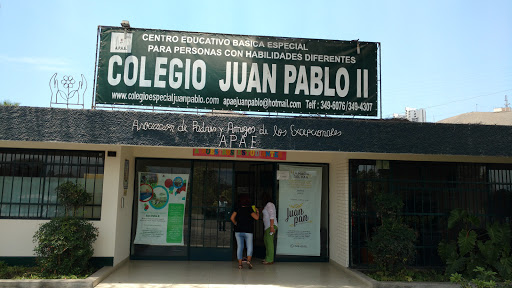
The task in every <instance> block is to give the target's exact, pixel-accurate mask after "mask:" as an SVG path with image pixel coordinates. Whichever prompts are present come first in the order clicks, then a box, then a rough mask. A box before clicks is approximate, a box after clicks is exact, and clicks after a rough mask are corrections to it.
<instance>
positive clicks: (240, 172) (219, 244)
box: [130, 158, 328, 261]
mask: <svg viewBox="0 0 512 288" xmlns="http://www.w3.org/2000/svg"><path fill="white" fill-rule="evenodd" d="M135 165H136V175H135V181H136V185H135V187H136V190H135V191H134V195H136V197H134V202H133V214H132V233H131V245H130V258H131V259H141V260H142V259H143V260H200V261H212V260H213V261H219V260H221V261H231V260H235V259H236V240H235V237H234V231H233V225H232V223H231V221H230V217H231V213H232V212H233V210H234V209H235V207H236V204H237V202H238V199H240V197H241V196H242V195H244V194H245V195H248V196H249V199H251V202H252V204H253V205H256V207H258V208H259V209H260V210H261V209H263V207H264V205H265V204H266V203H263V196H264V195H265V194H266V193H268V194H270V195H271V197H272V199H274V203H275V204H276V206H279V203H278V192H277V191H278V183H277V180H276V174H277V170H278V169H279V165H278V163H273V162H249V161H214V160H176V159H152V158H137V159H136V161H135ZM308 166H311V165H308ZM317 166H322V167H324V169H327V165H322V164H319V165H317ZM326 172H327V171H326ZM152 175H153V176H154V178H155V179H156V178H158V179H163V178H165V177H172V178H173V179H174V177H176V175H179V176H180V177H181V178H183V179H184V180H185V182H187V183H186V185H182V186H180V187H181V188H180V190H179V191H178V190H176V191H174V190H172V186H171V187H168V190H169V192H170V193H169V194H168V195H169V196H168V197H169V198H172V197H174V196H179V198H180V199H179V200H180V201H181V202H182V203H184V211H182V212H181V213H182V214H179V215H178V217H176V215H171V214H172V213H171V212H169V213H166V214H168V216H169V219H171V216H172V217H174V218H172V219H171V220H172V221H173V223H177V222H180V221H181V222H180V223H178V224H179V225H181V223H182V225H183V226H182V228H180V229H179V230H180V231H182V235H180V236H179V237H175V236H176V235H172V236H173V237H170V238H172V239H176V238H180V239H178V241H177V242H175V243H170V244H169V243H156V244H155V243H144V242H141V241H140V239H141V238H140V237H139V238H137V237H136V236H137V232H139V233H140V231H142V230H143V229H145V230H146V231H147V230H148V229H152V227H151V226H153V223H150V222H148V221H147V219H146V220H145V222H144V221H140V220H141V215H142V214H144V213H145V212H146V211H144V210H143V209H142V208H141V207H142V206H141V203H142V201H139V197H142V196H143V195H144V196H145V197H148V196H147V193H148V192H144V191H142V190H141V188H140V187H141V185H142V184H141V183H142V182H141V181H144V179H151V178H152V177H150V176H152ZM323 175H328V173H324V174H323ZM159 181H160V180H159ZM323 182H324V183H327V182H328V179H327V176H325V178H324V179H323ZM149 184H150V185H154V186H155V188H158V189H157V190H158V191H160V192H161V191H164V190H165V189H164V188H163V187H162V186H166V185H159V184H158V183H156V184H154V183H149ZM171 184H172V182H171ZM185 186H186V189H185ZM144 188H145V189H148V183H145V184H144ZM323 190H324V191H323V194H322V195H323V196H322V207H321V210H322V221H321V226H322V227H321V231H323V233H322V234H323V235H322V236H323V237H322V253H321V257H320V258H321V259H320V258H318V257H315V258H314V259H317V258H318V259H317V260H320V261H322V260H325V259H328V256H327V238H326V237H325V236H326V235H327V234H324V233H325V232H326V231H327V230H326V228H327V223H328V219H327V217H328V216H327V215H328V209H327V199H328V198H327V195H328V188H327V185H323ZM173 191H174V192H173ZM177 192H179V193H180V194H176V193H177ZM144 193H146V194H144ZM171 202H172V201H171V200H169V203H171ZM149 204H150V205H149V206H151V207H153V206H155V205H151V203H149ZM153 204H154V203H153ZM144 205H146V204H144ZM146 206H148V205H146ZM149 209H151V208H149ZM164 217H167V216H166V215H164ZM179 217H181V218H179ZM283 217H284V216H283ZM278 219H279V215H278ZM171 220H169V221H168V222H164V224H163V225H161V226H162V227H164V229H167V230H166V231H164V232H163V233H167V234H172V233H174V232H175V231H176V230H173V229H170V228H169V227H170V226H169V224H167V223H171ZM176 220H178V221H176ZM165 221H167V220H165ZM141 223H142V224H141ZM148 223H149V225H148ZM279 223H280V224H281V222H279ZM282 223H284V222H282ZM138 225H140V226H144V225H145V226H144V227H138ZM166 225H167V228H165V226H166ZM180 227H181V226H180ZM150 232H151V231H150ZM153 232H154V231H153ZM157 232H158V231H157ZM148 235H152V234H151V233H149V234H148ZM263 235H264V233H263V221H261V220H260V221H255V227H254V241H253V243H254V253H253V257H256V258H263V257H264V256H265V246H264V242H263ZM139 236H140V235H139ZM167 236H168V238H169V235H167ZM278 237H279V236H278ZM136 238H137V239H139V240H137V241H135V240H136ZM164 239H165V237H164ZM180 240H181V241H180ZM164 241H165V240H164ZM302 258H304V257H300V256H297V257H291V258H290V257H289V256H285V257H284V258H283V257H279V256H277V257H276V259H277V260H280V259H281V260H282V261H287V260H288V259H289V260H290V261H301V259H302ZM304 259H306V258H304ZM314 259H313V260H312V259H311V258H308V259H306V261H315V260H314Z"/></svg>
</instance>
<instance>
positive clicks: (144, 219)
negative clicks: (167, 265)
mask: <svg viewBox="0 0 512 288" xmlns="http://www.w3.org/2000/svg"><path fill="white" fill-rule="evenodd" d="M188 176H189V175H188V174H162V173H146V172H139V193H137V197H138V198H137V200H138V201H137V204H138V205H137V206H138V208H137V210H138V217H137V231H136V234H135V240H134V243H135V244H147V245H169V246H171V245H174V246H180V245H184V243H183V224H184V220H185V205H186V201H187V183H188Z"/></svg>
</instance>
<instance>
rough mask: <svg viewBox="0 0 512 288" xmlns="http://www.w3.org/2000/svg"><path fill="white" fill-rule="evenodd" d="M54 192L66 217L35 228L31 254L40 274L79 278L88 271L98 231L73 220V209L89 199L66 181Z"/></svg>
mask: <svg viewBox="0 0 512 288" xmlns="http://www.w3.org/2000/svg"><path fill="white" fill-rule="evenodd" d="M56 191H57V192H58V197H59V202H60V203H61V204H62V205H64V206H65V207H66V214H67V216H64V217H57V218H53V219H51V220H50V221H49V222H47V223H44V224H42V225H41V226H40V227H39V229H38V230H37V231H36V233H35V234H34V237H33V240H34V242H36V243H37V245H36V247H35V248H34V252H35V254H36V256H37V262H38V264H39V265H40V266H41V269H42V273H43V274H44V275H80V274H83V273H86V271H87V269H88V266H89V265H88V264H89V260H90V259H91V257H92V256H93V254H94V249H93V247H92V244H93V243H94V241H96V239H97V238H98V228H96V227H94V225H92V223H90V222H88V221H86V220H85V219H83V218H79V217H77V214H78V213H77V210H78V209H79V208H80V207H82V206H83V205H85V204H86V203H87V202H88V201H90V199H91V196H90V195H89V194H88V193H87V192H86V191H85V189H83V187H82V186H81V185H79V184H75V183H72V182H69V181H68V182H65V183H62V184H61V185H59V186H58V187H57V188H56ZM70 212H72V213H70ZM70 214H71V215H72V216H68V215H70Z"/></svg>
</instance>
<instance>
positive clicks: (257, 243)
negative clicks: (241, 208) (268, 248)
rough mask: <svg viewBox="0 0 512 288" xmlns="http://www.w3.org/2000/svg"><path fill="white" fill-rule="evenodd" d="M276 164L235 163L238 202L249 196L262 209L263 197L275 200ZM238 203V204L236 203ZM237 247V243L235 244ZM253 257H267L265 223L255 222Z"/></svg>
mask: <svg viewBox="0 0 512 288" xmlns="http://www.w3.org/2000/svg"><path fill="white" fill-rule="evenodd" d="M274 167H275V164H273V163H263V162H236V163H235V175H236V179H235V187H236V197H235V198H236V199H235V200H236V201H238V199H239V198H240V196H241V195H242V194H249V197H250V199H251V202H252V203H253V204H254V205H256V207H258V209H260V211H261V210H262V209H263V207H264V206H265V204H266V203H263V195H265V193H268V194H270V195H271V196H272V197H273V198H274V199H275V171H274ZM235 203H236V202H235ZM234 245H235V246H236V243H235V244H234ZM253 245H254V252H253V257H255V258H264V257H265V244H264V243H263V221H262V219H260V220H259V221H256V222H255V227H254V238H253Z"/></svg>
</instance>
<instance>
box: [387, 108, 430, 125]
mask: <svg viewBox="0 0 512 288" xmlns="http://www.w3.org/2000/svg"><path fill="white" fill-rule="evenodd" d="M393 118H397V119H407V120H409V121H411V122H420V123H423V122H426V121H427V113H426V111H425V109H423V108H421V109H416V108H411V107H405V114H398V113H393Z"/></svg>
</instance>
